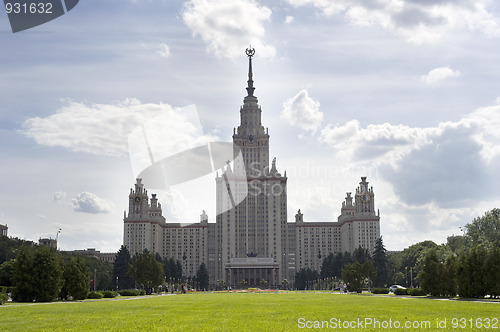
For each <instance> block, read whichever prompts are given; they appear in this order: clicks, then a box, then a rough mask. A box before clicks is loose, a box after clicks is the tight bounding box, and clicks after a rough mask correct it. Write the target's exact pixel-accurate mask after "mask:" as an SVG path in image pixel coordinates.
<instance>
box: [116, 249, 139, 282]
mask: <svg viewBox="0 0 500 332" xmlns="http://www.w3.org/2000/svg"><path fill="white" fill-rule="evenodd" d="M131 262H132V259H131V258H130V252H129V251H128V249H127V247H125V246H123V245H122V246H121V247H120V250H118V253H117V254H116V258H115V262H114V264H113V281H114V283H115V287H116V289H117V290H122V289H131V288H134V287H135V282H134V280H133V279H132V278H130V276H129V275H128V274H127V272H128V268H129V265H130V263H131Z"/></svg>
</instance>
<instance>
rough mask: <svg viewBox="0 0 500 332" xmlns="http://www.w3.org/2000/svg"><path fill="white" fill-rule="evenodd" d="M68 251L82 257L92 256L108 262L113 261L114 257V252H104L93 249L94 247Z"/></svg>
mask: <svg viewBox="0 0 500 332" xmlns="http://www.w3.org/2000/svg"><path fill="white" fill-rule="evenodd" d="M69 252H70V253H72V254H79V255H82V256H84V257H92V258H95V259H98V260H100V261H103V262H110V263H114V262H115V258H116V252H109V253H105V252H100V251H99V250H95V248H88V249H85V250H73V251H69Z"/></svg>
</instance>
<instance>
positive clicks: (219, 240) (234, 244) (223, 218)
mask: <svg viewBox="0 0 500 332" xmlns="http://www.w3.org/2000/svg"><path fill="white" fill-rule="evenodd" d="M247 55H249V73H248V81H247V82H248V87H247V88H246V90H247V92H248V95H247V96H246V97H245V98H244V101H243V106H242V107H241V108H240V124H239V126H238V128H235V129H234V132H233V144H234V146H235V157H236V153H238V154H239V156H240V157H242V158H243V160H244V165H243V166H237V165H236V163H235V166H234V170H233V169H232V168H231V167H230V164H229V163H228V165H227V166H226V168H225V170H222V172H221V173H218V174H217V176H216V179H215V180H216V211H217V216H216V220H215V223H209V222H208V216H207V215H206V213H205V211H203V213H202V214H201V216H200V222H198V223H187V224H181V223H170V222H166V220H165V218H164V217H163V216H162V208H161V204H160V203H158V199H157V198H156V194H152V195H151V198H150V196H149V195H148V192H147V190H146V188H145V184H144V183H142V180H141V179H137V182H136V184H135V188H134V189H131V190H130V194H129V207H128V214H127V213H125V216H124V220H123V221H124V233H123V244H124V245H125V246H126V247H127V248H128V250H129V251H130V254H131V255H134V254H136V253H142V252H143V251H144V250H145V249H147V250H148V251H150V252H154V253H158V254H159V255H160V256H161V257H163V258H174V259H176V260H179V261H180V262H181V263H182V266H183V275H184V276H186V277H190V276H191V277H192V276H194V275H195V274H196V270H197V269H198V267H199V266H200V264H201V263H205V264H206V266H207V268H208V272H209V276H210V285H211V287H215V286H216V285H218V284H219V283H221V282H222V281H224V282H225V284H226V285H227V286H232V287H239V286H240V284H241V285H242V284H246V285H247V286H249V287H250V286H253V287H256V286H257V287H258V286H259V285H260V282H261V281H262V280H265V282H266V284H267V285H269V286H270V287H276V286H278V285H279V284H281V283H282V281H283V280H284V279H287V281H288V283H290V284H292V285H293V282H294V277H295V273H296V272H297V271H299V270H300V269H302V268H311V269H313V270H317V271H319V270H320V268H321V263H322V261H323V258H324V257H326V256H327V255H328V254H329V253H337V252H344V251H348V252H353V251H354V250H355V249H356V248H358V247H362V248H367V249H369V250H370V251H373V249H374V248H375V241H376V240H377V239H378V238H379V237H380V216H379V213H378V212H375V200H374V192H373V188H372V187H369V186H368V182H367V181H366V177H362V178H361V182H360V183H359V186H358V187H357V189H356V193H355V195H354V197H353V196H352V195H351V193H350V192H348V193H347V197H346V198H345V201H344V202H343V203H342V208H341V214H340V216H339V217H338V220H337V221H334V222H333V221H332V222H305V221H304V215H303V214H302V213H301V211H300V210H299V211H298V212H297V214H296V215H295V222H289V221H288V219H287V180H288V178H287V176H286V172H284V174H283V175H282V174H281V173H279V172H278V170H277V166H276V158H274V159H273V160H272V163H271V167H270V166H269V161H270V159H269V137H270V136H269V134H268V130H267V128H266V129H265V128H264V126H262V123H261V113H262V110H261V107H260V105H259V104H258V101H257V97H256V96H254V94H253V93H254V90H255V88H254V87H253V79H252V76H253V74H252V56H253V51H250V52H247ZM241 174H246V175H244V177H243V178H241V177H239V176H240V175H241ZM241 193H244V196H239V195H241ZM235 198H241V199H236V200H235ZM235 201H236V203H235ZM238 202H239V203H238Z"/></svg>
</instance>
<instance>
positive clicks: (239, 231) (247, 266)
mask: <svg viewBox="0 0 500 332" xmlns="http://www.w3.org/2000/svg"><path fill="white" fill-rule="evenodd" d="M246 55H247V56H248V81H247V87H246V90H247V95H246V97H245V98H244V99H243V106H241V107H240V124H239V126H238V127H237V128H235V129H234V130H233V146H234V156H235V157H236V156H237V155H238V154H240V153H241V157H242V158H243V161H244V163H243V164H239V165H238V164H237V163H235V164H234V170H233V169H231V166H230V165H229V164H228V166H227V168H226V170H225V172H224V173H223V174H222V175H221V176H217V178H216V187H217V189H216V190H217V220H216V221H217V234H218V235H219V236H220V241H217V242H218V244H217V248H216V252H214V253H213V256H212V257H214V260H215V262H214V266H213V268H214V270H215V271H214V272H215V276H216V279H217V280H216V282H220V281H221V280H224V282H226V283H227V284H228V285H230V286H234V287H239V286H240V283H243V284H245V283H247V284H248V286H257V287H258V286H259V285H262V284H264V283H265V284H267V285H275V284H278V283H280V282H281V280H283V279H285V278H290V276H288V271H287V254H286V253H287V245H286V244H287V242H286V238H287V236H286V235H287V232H286V231H287V228H286V220H287V212H286V211H287V194H286V183H287V178H286V173H285V175H284V176H282V175H281V174H280V173H279V172H278V170H277V168H276V158H274V159H273V161H272V165H271V166H269V134H268V130H267V129H265V128H264V126H263V125H262V121H261V115H262V109H261V107H260V106H259V104H258V100H257V97H256V96H255V95H254V91H255V88H254V86H253V83H254V82H253V71H252V58H253V56H254V55H255V50H254V49H253V48H249V49H247V50H246ZM243 168H244V169H243ZM242 173H246V176H244V177H243V178H241V177H239V178H237V177H235V176H234V174H242ZM230 181H233V182H231V185H229V182H230ZM230 191H231V192H230ZM234 191H235V192H234ZM240 192H245V193H247V194H246V197H245V198H244V199H243V200H241V203H239V204H237V205H234V204H233V205H232V207H231V208H229V209H228V208H227V207H228V206H231V205H230V203H234V200H231V199H232V198H231V197H239V196H238V195H239V194H240ZM227 197H229V199H228V198H227ZM229 200H231V202H229ZM237 201H240V199H238V200H237ZM264 280H265V281H264Z"/></svg>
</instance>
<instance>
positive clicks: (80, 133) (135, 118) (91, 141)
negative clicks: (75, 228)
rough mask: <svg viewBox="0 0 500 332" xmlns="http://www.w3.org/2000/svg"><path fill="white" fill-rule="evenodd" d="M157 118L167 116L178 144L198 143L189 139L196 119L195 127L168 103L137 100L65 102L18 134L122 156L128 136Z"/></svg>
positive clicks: (29, 122)
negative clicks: (180, 138) (108, 102)
mask: <svg viewBox="0 0 500 332" xmlns="http://www.w3.org/2000/svg"><path fill="white" fill-rule="evenodd" d="M181 110H182V109H181ZM160 115H162V116H163V118H165V117H167V118H168V117H171V119H172V121H170V124H169V128H168V130H169V132H171V133H178V136H179V137H182V138H183V139H184V138H185V140H183V141H182V143H186V146H189V147H190V146H192V145H193V140H194V141H197V142H198V141H199V137H191V136H189V135H190V133H192V132H193V131H194V130H193V129H192V128H193V126H198V127H200V125H199V119H193V121H195V120H198V124H193V123H190V122H189V121H190V119H185V117H183V116H182V114H179V112H178V109H174V108H172V107H171V106H170V105H168V104H163V103H160V104H151V103H150V104H142V103H141V102H140V101H139V100H137V99H127V100H125V101H123V102H118V103H114V104H91V105H86V104H84V103H77V102H69V103H68V104H67V105H65V106H63V107H62V108H61V109H59V110H58V111H57V112H56V113H54V114H51V115H49V116H48V117H45V118H40V117H35V118H30V119H28V120H26V121H25V122H24V123H23V130H22V132H23V133H24V134H25V135H26V136H28V137H31V138H33V139H34V140H35V141H36V142H37V143H38V144H41V145H45V146H51V147H62V148H65V149H68V150H70V151H73V152H85V153H90V154H94V155H105V156H123V155H126V154H127V152H128V147H127V140H128V135H129V134H130V133H131V132H132V131H133V130H134V129H136V128H137V127H138V126H140V125H141V124H143V123H145V122H146V121H148V120H150V119H152V118H155V117H157V116H160ZM200 135H201V134H200ZM152 143H154V142H152ZM178 148H179V149H181V147H178Z"/></svg>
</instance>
